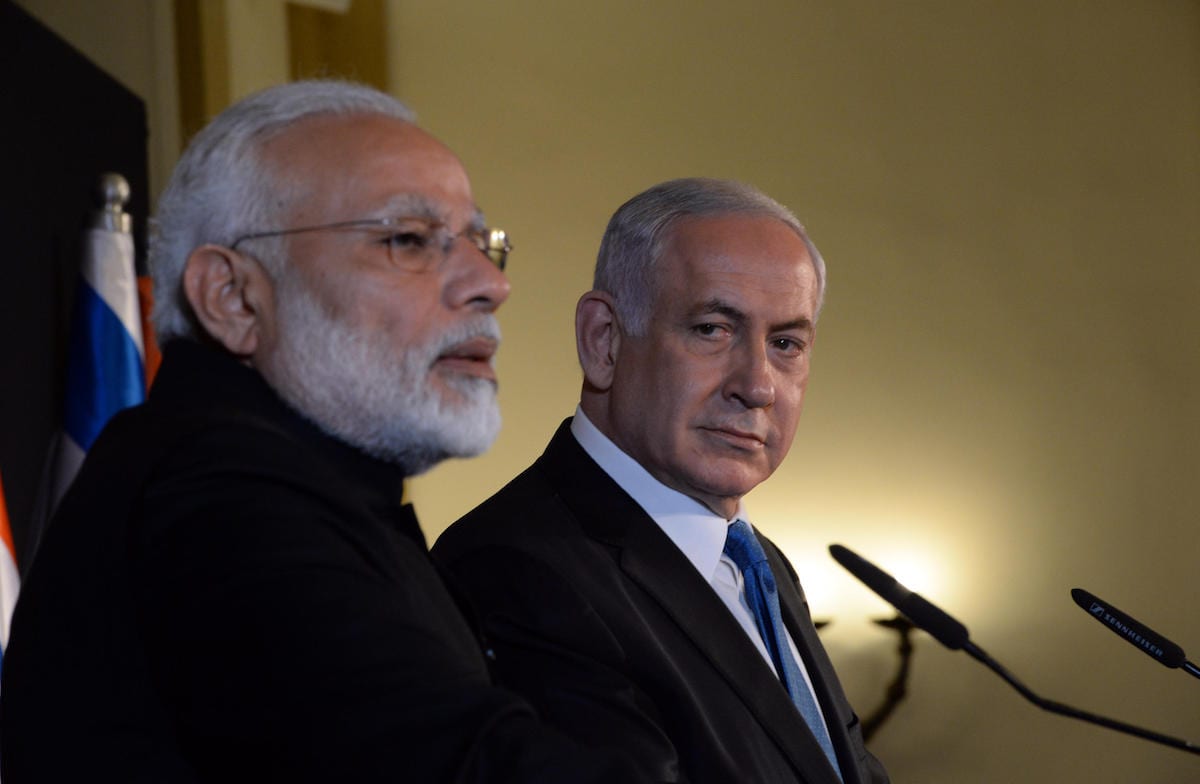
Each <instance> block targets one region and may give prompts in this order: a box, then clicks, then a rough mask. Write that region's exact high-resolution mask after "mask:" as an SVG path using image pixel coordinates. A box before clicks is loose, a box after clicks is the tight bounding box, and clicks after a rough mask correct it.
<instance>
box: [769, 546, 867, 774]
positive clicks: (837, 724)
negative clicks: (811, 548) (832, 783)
mask: <svg viewBox="0 0 1200 784" xmlns="http://www.w3.org/2000/svg"><path fill="white" fill-rule="evenodd" d="M759 541H760V542H762V545H763V549H764V550H765V551H766V553H767V560H768V561H769V562H770V564H771V571H772V572H773V573H774V574H775V582H776V584H777V585H778V587H779V605H780V610H781V613H782V615H783V623H784V625H785V626H786V627H787V630H788V633H790V634H791V635H792V640H793V641H794V642H795V643H796V650H797V651H799V653H800V657H801V658H802V659H804V667H805V669H807V670H808V672H809V676H810V678H811V679H812V684H813V691H815V692H816V695H817V702H818V703H820V705H821V712H822V713H823V714H824V715H825V723H826V725H827V726H828V727H829V735H830V737H831V738H832V740H833V746H834V749H835V750H836V751H837V755H838V759H839V760H840V761H841V765H842V777H843V781H844V782H845V784H858V782H860V781H861V778H860V776H859V772H858V765H857V760H856V756H857V755H856V753H855V751H854V749H853V748H852V746H851V743H850V738H849V736H848V735H847V732H846V726H847V725H848V724H849V722H850V720H851V713H852V710H851V708H850V703H849V701H848V700H847V699H846V695H845V694H844V693H843V692H842V689H841V685H840V682H839V681H838V678H837V673H836V672H835V671H834V669H833V663H832V662H830V661H829V656H828V655H827V654H826V653H825V647H824V646H823V645H821V641H820V640H819V639H818V638H817V630H816V627H815V626H814V625H813V623H812V617H811V615H810V613H809V609H808V601H807V600H806V599H805V598H804V591H803V589H802V588H800V585H799V581H798V580H797V579H796V578H795V573H794V572H793V571H792V570H791V568H790V567H789V566H788V565H787V564H786V563H785V562H784V560H783V557H782V555H781V554H780V553H779V551H778V549H776V547H775V545H774V544H773V543H772V542H770V541H769V540H766V539H764V538H763V537H761V536H760V537H759Z"/></svg>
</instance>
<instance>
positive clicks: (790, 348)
mask: <svg viewBox="0 0 1200 784" xmlns="http://www.w3.org/2000/svg"><path fill="white" fill-rule="evenodd" d="M771 345H772V346H774V347H775V348H776V349H777V350H779V351H782V352H783V353H785V354H800V353H802V352H803V351H804V343H803V342H802V341H799V340H796V339H795V338H775V339H774V340H772V341H771Z"/></svg>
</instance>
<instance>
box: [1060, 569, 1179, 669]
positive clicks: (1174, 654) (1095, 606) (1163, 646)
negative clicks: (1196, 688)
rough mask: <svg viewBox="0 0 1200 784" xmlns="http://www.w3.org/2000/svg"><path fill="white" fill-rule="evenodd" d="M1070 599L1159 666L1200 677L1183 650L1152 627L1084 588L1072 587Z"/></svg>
mask: <svg viewBox="0 0 1200 784" xmlns="http://www.w3.org/2000/svg"><path fill="white" fill-rule="evenodd" d="M1071 598H1072V599H1074V600H1075V604H1078V605H1079V606H1080V608H1082V609H1083V610H1084V611H1086V612H1087V614H1088V615H1090V616H1092V617H1093V618H1095V619H1096V620H1097V621H1099V622H1100V623H1102V624H1104V625H1105V626H1106V627H1108V628H1109V629H1111V630H1112V632H1113V633H1114V634H1116V635H1117V636H1118V637H1121V638H1122V639H1124V640H1125V641H1126V642H1128V643H1129V644H1130V645H1132V646H1133V647H1135V648H1137V649H1138V650H1139V651H1141V652H1142V653H1144V654H1146V655H1147V656H1149V657H1150V658H1152V659H1154V660H1155V661H1156V662H1158V663H1159V664H1161V665H1163V666H1164V667H1169V668H1170V669H1178V668H1180V667H1182V668H1183V670H1184V671H1185V672H1187V673H1189V674H1191V675H1194V676H1195V677H1197V678H1200V668H1198V667H1197V666H1196V665H1195V664H1193V663H1192V662H1190V661H1188V660H1187V654H1185V653H1184V652H1183V648H1180V647H1179V646H1178V645H1176V644H1175V643H1173V642H1171V641H1170V640H1168V639H1167V638H1166V637H1163V636H1162V635H1161V634H1159V633H1158V632H1156V631H1154V630H1153V629H1151V628H1150V627H1149V626H1146V625H1145V624H1142V623H1139V622H1138V621H1135V620H1134V619H1133V618H1131V617H1129V616H1128V615H1126V614H1125V613H1123V612H1121V611H1120V610H1118V609H1117V608H1116V607H1113V606H1112V605H1111V604H1109V603H1108V602H1105V601H1102V600H1101V599H1099V598H1098V597H1097V596H1095V595H1094V594H1090V593H1088V592H1087V591H1085V590H1083V589H1082V588H1072V589H1071Z"/></svg>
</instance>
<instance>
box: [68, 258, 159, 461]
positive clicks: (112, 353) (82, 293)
mask: <svg viewBox="0 0 1200 784" xmlns="http://www.w3.org/2000/svg"><path fill="white" fill-rule="evenodd" d="M70 340H71V342H70V346H69V347H68V353H67V389H66V396H67V401H66V402H67V410H66V416H65V423H64V424H65V429H66V431H67V434H68V435H69V436H70V437H71V438H72V439H74V441H75V443H76V444H78V445H79V446H80V447H81V448H82V449H83V450H84V451H87V450H88V449H91V448H92V444H93V443H94V442H95V440H96V436H98V435H99V434H100V430H101V429H102V428H103V427H104V425H105V424H106V423H107V422H108V420H109V419H110V418H111V417H112V415H113V414H115V413H117V412H118V411H120V410H121V409H123V408H128V407H129V406H133V405H137V404H138V403H140V402H142V400H143V399H144V398H145V394H146V393H145V390H146V380H145V378H146V377H145V371H144V370H143V368H142V359H141V355H140V354H139V352H138V348H137V344H136V343H134V340H133V338H132V337H131V336H130V334H129V333H128V332H127V331H126V330H125V326H124V325H123V324H122V323H121V320H120V319H119V318H117V315H116V314H115V313H113V312H112V310H111V309H110V308H109V307H108V305H107V304H106V303H105V302H104V300H103V299H101V298H100V295H98V294H97V293H96V292H95V290H94V289H92V287H91V286H89V285H88V284H87V283H86V281H84V282H81V284H80V286H79V292H78V295H77V300H76V310H75V323H74V325H73V327H72V329H71V338H70Z"/></svg>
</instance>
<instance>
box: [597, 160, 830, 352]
mask: <svg viewBox="0 0 1200 784" xmlns="http://www.w3.org/2000/svg"><path fill="white" fill-rule="evenodd" d="M731 214H744V215H761V216H764V217H768V218H774V219H776V220H779V221H781V222H783V223H785V224H787V225H788V226H790V227H791V228H792V230H793V231H795V232H796V234H798V235H799V236H800V239H801V240H803V241H804V245H805V247H806V248H807V249H808V255H809V256H810V257H811V258H812V263H813V269H814V271H815V272H816V275H817V312H818V313H820V310H821V304H822V302H824V299H825V260H824V259H822V258H821V253H820V251H818V250H817V246H816V245H814V244H813V243H812V240H810V239H809V238H808V233H807V232H806V231H805V230H804V226H803V225H801V223H800V221H799V220H797V218H796V216H795V215H793V214H792V212H791V210H789V209H788V208H787V207H784V206H783V205H782V204H780V203H779V202H777V201H775V200H774V199H772V198H771V197H770V196H767V195H766V194H765V193H763V192H762V191H760V190H758V189H757V188H754V187H752V186H750V185H746V184H745V183H741V182H735V181H733V180H714V179H708V178H704V177H690V178H685V179H679V180H669V181H667V182H664V183H660V184H658V185H655V186H654V187H652V188H650V189H649V190H646V191H643V192H642V193H639V194H638V195H637V196H634V197H633V198H632V199H630V200H629V201H627V202H625V203H624V204H622V205H621V206H620V207H619V208H618V209H617V211H616V212H615V213H613V216H612V219H610V220H609V222H608V228H606V229H605V230H604V238H603V239H602V240H601V241H600V253H599V255H598V256H597V258H596V274H595V278H594V280H593V282H592V288H594V289H598V290H600V291H606V292H608V293H609V294H611V295H612V296H613V298H614V299H615V300H616V311H617V316H618V317H619V318H620V319H621V325H622V327H623V328H624V329H625V330H626V332H628V333H629V334H630V335H642V334H645V332H646V329H647V328H648V326H649V324H650V315H651V306H652V304H653V300H654V292H655V290H656V288H655V287H656V286H657V280H656V279H655V275H654V273H655V270H656V268H657V266H658V262H659V260H660V259H661V258H662V254H663V252H664V251H665V250H666V246H667V242H668V240H669V239H670V231H669V229H670V228H671V226H672V224H674V222H675V221H677V220H679V219H680V218H683V217H688V216H692V217H696V216H700V217H703V216H719V215H731Z"/></svg>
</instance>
